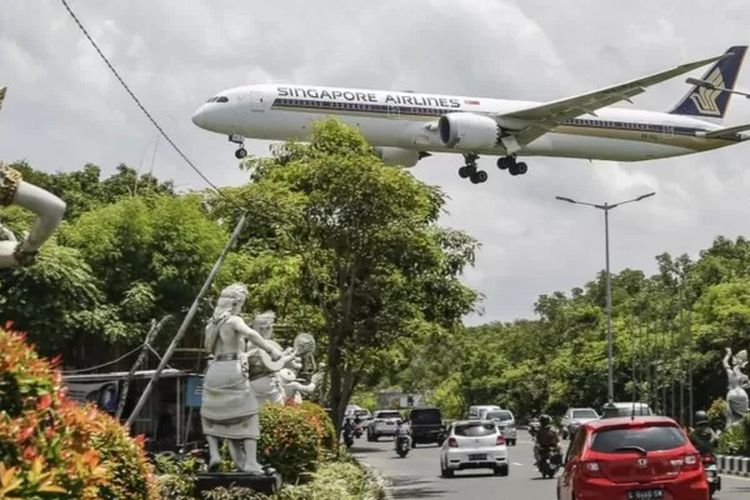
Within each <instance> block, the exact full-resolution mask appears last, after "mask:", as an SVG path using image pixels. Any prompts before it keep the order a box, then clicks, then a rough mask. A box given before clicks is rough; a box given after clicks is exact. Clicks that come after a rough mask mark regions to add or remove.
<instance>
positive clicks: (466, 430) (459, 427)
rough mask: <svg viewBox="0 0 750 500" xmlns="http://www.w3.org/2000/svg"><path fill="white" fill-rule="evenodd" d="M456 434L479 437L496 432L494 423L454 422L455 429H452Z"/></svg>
mask: <svg viewBox="0 0 750 500" xmlns="http://www.w3.org/2000/svg"><path fill="white" fill-rule="evenodd" d="M453 432H454V434H455V435H456V436H466V437H480V436H489V435H490V434H494V433H495V432H497V429H495V424H489V423H487V424H480V423H474V424H456V427H455V430H454V431H453Z"/></svg>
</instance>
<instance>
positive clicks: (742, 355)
mask: <svg viewBox="0 0 750 500" xmlns="http://www.w3.org/2000/svg"><path fill="white" fill-rule="evenodd" d="M730 359H731V360H732V366H730V365H729V360H730ZM723 364H724V369H725V370H726V372H727V382H728V385H729V391H728V392H727V427H729V426H731V425H733V424H735V423H737V422H738V421H739V420H740V419H741V418H742V417H743V415H745V414H746V413H747V412H748V397H747V392H746V391H745V389H748V388H750V379H748V376H747V375H745V374H744V373H742V368H744V367H745V366H746V365H747V351H745V350H742V351H740V352H738V353H737V354H736V355H735V356H734V357H733V356H732V349H730V348H729V347H727V348H726V356H724V361H723Z"/></svg>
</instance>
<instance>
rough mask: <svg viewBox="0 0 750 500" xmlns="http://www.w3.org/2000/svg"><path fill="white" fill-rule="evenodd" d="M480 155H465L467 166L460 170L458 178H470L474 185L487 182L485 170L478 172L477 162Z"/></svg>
mask: <svg viewBox="0 0 750 500" xmlns="http://www.w3.org/2000/svg"><path fill="white" fill-rule="evenodd" d="M478 159H479V155H477V154H473V153H472V154H468V155H464V160H465V161H466V165H464V166H463V167H461V168H459V169H458V176H459V177H461V178H462V179H466V178H468V179H469V180H470V181H471V183H472V184H481V183H483V182H487V172H485V171H484V170H477V160H478Z"/></svg>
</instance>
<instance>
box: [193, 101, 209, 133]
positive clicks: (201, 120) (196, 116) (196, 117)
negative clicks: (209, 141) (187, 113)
mask: <svg viewBox="0 0 750 500" xmlns="http://www.w3.org/2000/svg"><path fill="white" fill-rule="evenodd" d="M205 108H206V107H205V106H201V107H200V108H198V109H197V111H196V112H195V113H193V118H192V120H193V123H195V124H196V125H198V126H199V127H200V128H206V121H207V120H206V109H205Z"/></svg>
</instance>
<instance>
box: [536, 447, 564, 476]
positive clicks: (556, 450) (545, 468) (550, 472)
mask: <svg viewBox="0 0 750 500" xmlns="http://www.w3.org/2000/svg"><path fill="white" fill-rule="evenodd" d="M561 465H562V451H561V450H560V447H559V446H554V447H543V448H541V449H540V450H539V461H538V462H537V464H536V467H537V469H538V470H539V472H540V473H541V474H542V478H544V479H547V478H550V479H551V478H553V477H555V474H557V471H558V470H560V466H561Z"/></svg>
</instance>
